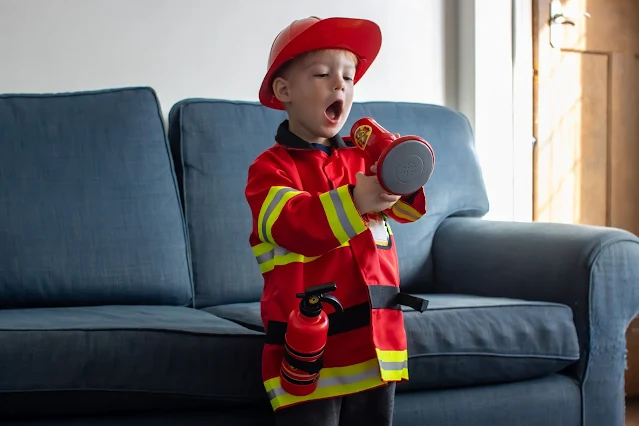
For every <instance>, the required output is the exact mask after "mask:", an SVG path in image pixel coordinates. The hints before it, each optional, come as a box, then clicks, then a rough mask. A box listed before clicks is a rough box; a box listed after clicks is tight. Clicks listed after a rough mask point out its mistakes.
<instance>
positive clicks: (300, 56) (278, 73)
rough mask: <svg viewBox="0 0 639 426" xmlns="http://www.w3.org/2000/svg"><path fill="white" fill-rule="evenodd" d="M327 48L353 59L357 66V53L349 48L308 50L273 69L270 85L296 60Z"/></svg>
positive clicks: (285, 73)
mask: <svg viewBox="0 0 639 426" xmlns="http://www.w3.org/2000/svg"><path fill="white" fill-rule="evenodd" d="M327 50H337V51H338V52H339V53H340V55H342V56H345V57H348V58H350V59H352V60H353V63H354V64H355V66H357V64H358V62H359V59H358V58H357V55H355V54H354V53H353V52H351V51H350V50H344V49H318V50H311V51H309V52H305V53H302V54H301V55H298V56H296V57H294V58H293V59H290V60H288V61H287V62H285V63H283V64H282V66H281V67H279V68H278V70H277V71H275V73H274V74H273V78H272V79H271V86H272V85H273V82H274V81H275V80H276V79H277V78H278V77H282V78H286V76H287V74H288V71H289V70H290V69H291V66H292V65H293V64H295V63H296V62H299V61H302V60H304V59H306V58H308V57H309V56H312V55H315V54H318V53H321V52H325V51H327Z"/></svg>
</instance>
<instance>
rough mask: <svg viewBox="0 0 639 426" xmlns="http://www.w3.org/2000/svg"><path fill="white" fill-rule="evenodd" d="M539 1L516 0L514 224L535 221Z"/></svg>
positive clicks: (514, 35) (514, 23) (514, 54)
mask: <svg viewBox="0 0 639 426" xmlns="http://www.w3.org/2000/svg"><path fill="white" fill-rule="evenodd" d="M537 1H539V0H513V21H512V28H513V30H512V31H513V36H512V39H513V164H514V176H513V178H514V197H513V204H514V206H513V211H514V220H516V221H526V222H528V221H532V218H533V182H534V181H533V173H534V167H533V141H534V139H533V136H534V134H535V132H534V69H535V63H534V46H535V44H534V43H535V42H536V39H535V34H536V33H535V31H536V25H535V23H534V19H535V16H536V14H535V13H534V10H535V8H536V6H537V3H536V2H537Z"/></svg>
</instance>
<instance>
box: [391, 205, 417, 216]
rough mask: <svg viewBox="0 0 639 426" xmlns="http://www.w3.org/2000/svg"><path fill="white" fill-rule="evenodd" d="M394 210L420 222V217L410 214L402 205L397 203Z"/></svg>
mask: <svg viewBox="0 0 639 426" xmlns="http://www.w3.org/2000/svg"><path fill="white" fill-rule="evenodd" d="M393 208H394V209H395V210H397V211H398V212H400V213H403V214H405V215H406V216H408V217H410V218H411V219H415V220H419V216H415V215H414V214H413V213H411V212H409V211H408V210H406V209H405V208H403V207H402V206H401V204H399V203H397V204H395V205H394V206H393Z"/></svg>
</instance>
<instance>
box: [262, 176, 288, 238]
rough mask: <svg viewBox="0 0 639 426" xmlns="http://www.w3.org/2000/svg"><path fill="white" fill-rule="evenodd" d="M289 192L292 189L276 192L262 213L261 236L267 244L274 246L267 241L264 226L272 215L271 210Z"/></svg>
mask: <svg viewBox="0 0 639 426" xmlns="http://www.w3.org/2000/svg"><path fill="white" fill-rule="evenodd" d="M291 191H294V189H292V188H282V189H280V190H278V191H277V193H276V194H275V196H274V197H273V199H272V200H271V202H270V203H269V205H268V207H267V208H266V211H265V212H264V218H263V219H262V235H263V236H264V241H265V242H267V243H271V244H274V243H273V241H270V240H269V239H268V234H267V232H266V224H267V223H268V218H269V217H270V216H271V213H273V210H274V209H275V207H276V206H277V205H278V204H279V202H280V201H281V200H282V197H283V196H284V194H286V193H287V192H291Z"/></svg>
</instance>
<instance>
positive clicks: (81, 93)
mask: <svg viewBox="0 0 639 426" xmlns="http://www.w3.org/2000/svg"><path fill="white" fill-rule="evenodd" d="M149 89H150V90H153V89H152V88H150V87H149V86H123V87H115V88H111V89H97V90H78V91H74V92H58V93H53V92H52V93H5V94H1V95H0V99H18V98H20V99H46V98H72V97H77V96H94V95H100V94H107V93H118V92H136V91H140V90H149Z"/></svg>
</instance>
